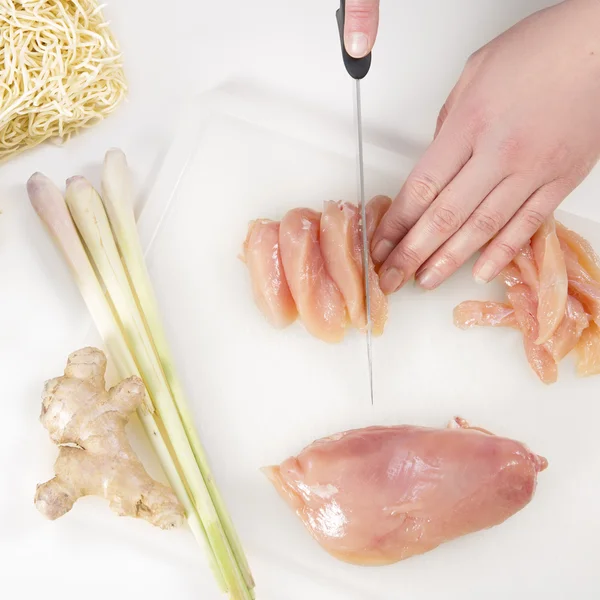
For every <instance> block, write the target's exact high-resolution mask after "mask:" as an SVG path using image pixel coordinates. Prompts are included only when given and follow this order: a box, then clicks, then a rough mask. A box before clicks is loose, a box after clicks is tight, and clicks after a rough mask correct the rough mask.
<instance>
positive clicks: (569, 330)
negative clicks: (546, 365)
mask: <svg viewBox="0 0 600 600" xmlns="http://www.w3.org/2000/svg"><path fill="white" fill-rule="evenodd" d="M589 324H590V318H589V316H588V315H587V313H586V312H585V310H584V308H583V305H582V304H581V302H579V300H577V299H576V298H573V297H572V296H569V297H568V299H567V308H566V310H565V316H564V318H563V320H562V321H561V322H560V325H559V326H558V329H557V330H556V332H555V333H554V335H553V336H552V337H551V338H550V339H549V340H548V341H547V342H546V343H545V344H544V346H545V347H546V348H548V350H549V351H550V354H551V355H552V358H554V360H555V361H556V362H557V363H558V362H559V361H561V360H562V359H563V358H564V357H565V356H566V355H567V354H569V352H571V350H573V348H575V346H576V345H577V342H579V339H580V338H581V334H582V333H583V331H584V330H585V329H586V328H587V327H588V325H589Z"/></svg>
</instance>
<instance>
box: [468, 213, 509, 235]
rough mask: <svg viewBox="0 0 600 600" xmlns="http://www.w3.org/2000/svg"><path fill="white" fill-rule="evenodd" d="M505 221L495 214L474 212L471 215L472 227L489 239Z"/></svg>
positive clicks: (498, 214)
mask: <svg viewBox="0 0 600 600" xmlns="http://www.w3.org/2000/svg"><path fill="white" fill-rule="evenodd" d="M505 221H506V219H505V218H504V217H503V216H502V215H501V214H500V213H497V212H491V211H490V212H488V211H486V212H483V211H481V212H475V213H474V214H473V221H472V225H473V227H474V228H475V229H476V230H477V231H480V232H481V233H484V234H485V235H486V236H488V237H491V236H493V235H494V234H495V233H497V232H498V231H500V229H501V228H502V227H503V225H504V223H505Z"/></svg>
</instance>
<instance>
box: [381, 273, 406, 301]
mask: <svg viewBox="0 0 600 600" xmlns="http://www.w3.org/2000/svg"><path fill="white" fill-rule="evenodd" d="M403 281H404V273H403V272H402V271H400V270H399V269H396V267H390V268H389V269H386V270H385V271H384V272H383V274H382V275H380V277H379V285H380V287H381V291H382V292H383V293H384V294H392V293H394V292H395V291H396V290H397V289H398V288H399V287H400V286H401V285H402V282H403Z"/></svg>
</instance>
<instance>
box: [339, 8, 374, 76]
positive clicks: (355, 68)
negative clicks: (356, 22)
mask: <svg viewBox="0 0 600 600" xmlns="http://www.w3.org/2000/svg"><path fill="white" fill-rule="evenodd" d="M335 18H336V19H337V24H338V31H339V34H340V44H341V45H342V58H343V59H344V66H345V67H346V71H348V75H350V77H352V79H362V78H363V77H364V76H365V75H366V74H367V73H368V72H369V69H370V68H371V53H370V52H369V54H367V55H366V56H363V57H362V58H354V57H353V56H350V55H349V54H348V52H346V46H345V45H344V22H345V21H346V0H340V7H339V8H338V9H337V10H336V11H335Z"/></svg>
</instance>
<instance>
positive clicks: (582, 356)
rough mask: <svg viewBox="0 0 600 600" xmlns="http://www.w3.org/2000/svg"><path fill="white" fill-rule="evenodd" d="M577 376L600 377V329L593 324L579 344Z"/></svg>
mask: <svg viewBox="0 0 600 600" xmlns="http://www.w3.org/2000/svg"><path fill="white" fill-rule="evenodd" d="M576 351H577V375H579V376H580V377H587V376H589V375H600V328H599V327H598V325H597V324H596V323H592V324H591V325H590V326H589V328H588V329H586V330H585V331H584V332H583V334H582V335H581V339H580V340H579V343H578V344H577V349H576Z"/></svg>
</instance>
